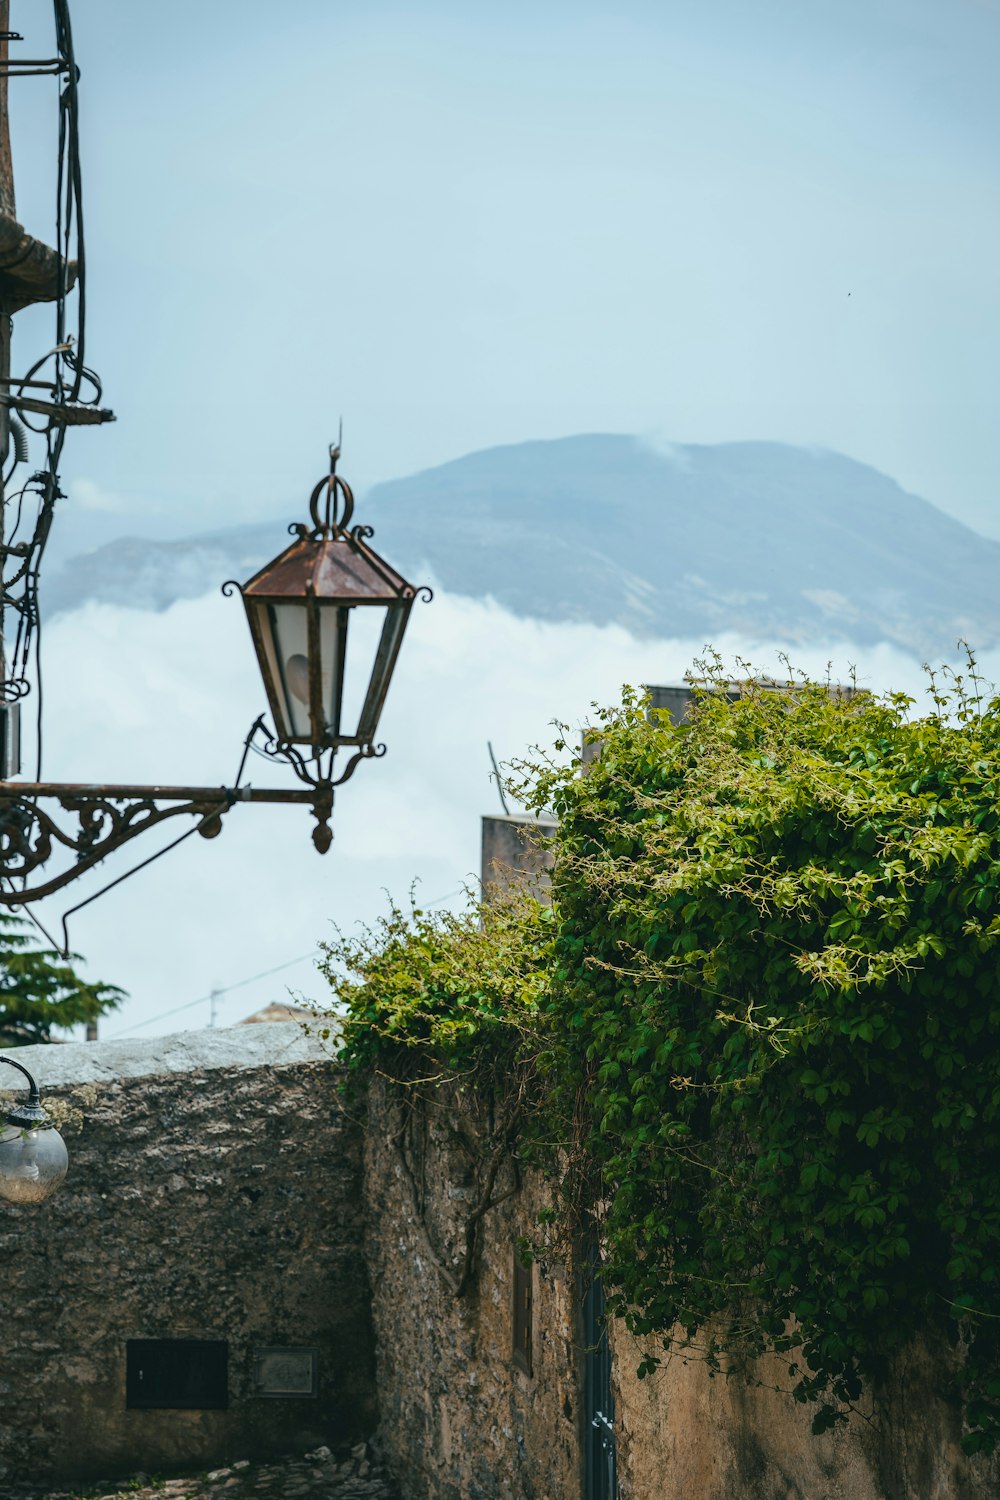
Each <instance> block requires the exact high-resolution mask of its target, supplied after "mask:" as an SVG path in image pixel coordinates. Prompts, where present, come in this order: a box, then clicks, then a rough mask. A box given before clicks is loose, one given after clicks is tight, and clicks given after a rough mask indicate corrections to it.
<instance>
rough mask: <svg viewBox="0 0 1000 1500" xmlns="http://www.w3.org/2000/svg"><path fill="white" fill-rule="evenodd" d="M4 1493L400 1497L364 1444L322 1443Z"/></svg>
mask: <svg viewBox="0 0 1000 1500" xmlns="http://www.w3.org/2000/svg"><path fill="white" fill-rule="evenodd" d="M3 1494H4V1500H212V1497H213V1496H219V1497H220V1500H223V1497H224V1500H286V1497H288V1500H294V1497H296V1496H299V1497H301V1500H399V1491H398V1489H397V1488H396V1487H395V1485H394V1484H393V1482H392V1480H391V1479H390V1477H389V1475H388V1474H387V1473H386V1472H385V1470H384V1469H383V1468H382V1467H381V1465H379V1464H378V1463H377V1462H375V1461H374V1460H369V1458H368V1457H367V1456H366V1453H365V1445H363V1444H362V1456H361V1457H360V1458H358V1457H353V1456H352V1454H351V1453H347V1452H343V1451H342V1452H340V1453H331V1452H330V1449H329V1448H327V1447H325V1446H323V1447H321V1448H319V1449H318V1450H316V1451H314V1452H312V1453H307V1454H305V1455H303V1456H302V1457H299V1458H283V1459H281V1460H280V1461H279V1462H276V1463H269V1464H253V1463H250V1462H249V1461H248V1460H247V1459H237V1460H236V1461H235V1462H233V1463H232V1464H230V1465H228V1466H227V1467H224V1468H221V1469H212V1470H210V1471H209V1472H208V1473H202V1474H188V1475H182V1476H178V1477H175V1478H165V1477H164V1476H162V1475H157V1476H155V1477H153V1476H150V1475H148V1474H146V1473H138V1474H135V1475H130V1476H129V1477H128V1479H127V1480H125V1481H122V1480H118V1481H114V1480H107V1481H99V1482H97V1483H94V1482H93V1481H91V1482H90V1483H88V1484H87V1485H85V1486H84V1485H79V1484H71V1485H69V1486H66V1485H61V1486H60V1487H59V1488H58V1489H53V1488H51V1486H45V1487H43V1488H39V1487H38V1486H37V1485H29V1486H24V1485H18V1486H17V1487H16V1488H14V1489H11V1490H5V1491H4V1492H3Z"/></svg>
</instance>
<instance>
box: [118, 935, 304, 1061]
mask: <svg viewBox="0 0 1000 1500" xmlns="http://www.w3.org/2000/svg"><path fill="white" fill-rule="evenodd" d="M318 953H319V949H318V948H311V949H310V951H309V952H308V953H300V954H299V956H298V958H290V959H288V960H287V962H285V963H283V964H278V965H276V967H275V968H273V969H264V970H262V972H261V973H260V974H251V975H250V977H249V979H238V980H237V981H236V983H235V984H227V985H225V986H224V987H223V988H221V989H219V988H216V989H215V990H213V991H211V992H210V993H209V994H207V995H200V996H199V997H198V999H197V1000H188V1001H186V1002H185V1004H184V1005H175V1006H174V1008H173V1010H161V1011H160V1013H159V1015H156V1016H149V1017H148V1018H147V1019H146V1020H145V1021H135V1022H134V1023H133V1024H132V1025H131V1026H126V1027H124V1029H123V1030H121V1031H115V1032H112V1034H111V1036H110V1037H108V1039H107V1040H108V1041H114V1040H115V1039H116V1038H117V1037H120V1036H126V1035H127V1034H128V1033H129V1032H130V1031H139V1030H141V1029H142V1027H143V1026H153V1025H155V1024H156V1022H157V1021H165V1020H167V1018H168V1017H169V1016H179V1015H180V1014H181V1012H182V1011H185V1010H193V1009H194V1007H195V1006H196V1005H208V1004H209V1002H210V1001H211V1000H212V998H213V996H214V997H215V999H216V1000H217V999H218V998H219V996H220V995H229V994H232V992H233V990H242V989H245V988H246V986H247V985H248V984H256V982H257V980H258V979H270V977H271V975H272V974H281V973H282V972H283V971H284V970H285V969H292V968H294V967H295V965H296V964H301V963H305V961H306V959H307V958H315V957H316V955H317V954H318Z"/></svg>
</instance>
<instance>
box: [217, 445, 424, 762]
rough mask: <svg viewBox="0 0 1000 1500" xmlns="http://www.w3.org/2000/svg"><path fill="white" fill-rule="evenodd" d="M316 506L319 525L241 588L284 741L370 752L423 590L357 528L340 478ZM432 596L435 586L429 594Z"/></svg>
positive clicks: (322, 486)
mask: <svg viewBox="0 0 1000 1500" xmlns="http://www.w3.org/2000/svg"><path fill="white" fill-rule="evenodd" d="M339 454H340V449H339V448H331V450H330V473H329V476H328V477H327V478H324V479H321V480H320V482H319V484H318V485H317V486H316V488H315V489H314V490H313V492H312V495H311V497H310V501H309V511H310V516H311V519H312V523H313V524H312V527H311V528H310V527H308V526H304V525H297V526H295V527H293V528H291V529H292V530H293V531H295V532H296V533H297V540H296V541H294V542H293V543H292V545H291V546H290V547H288V548H286V550H285V551H284V552H282V553H281V555H280V556H279V557H276V558H275V559H274V561H273V562H270V563H268V564H267V566H266V567H264V568H261V570H260V572H259V573H255V574H254V576H253V577H252V578H251V579H250V580H249V582H247V583H245V584H242V585H240V592H241V594H242V596H243V603H244V605H245V607H246V612H247V620H248V621H249V625H250V633H251V635H252V637H253V643H254V649H255V650H256V653H257V660H258V662H259V663H260V670H261V676H262V677H263V679H264V688H265V690H266V692H267V699H268V703H269V705H270V708H271V713H272V714H273V716H274V724H275V729H276V731H277V737H278V742H279V744H281V745H285V746H292V745H309V746H311V747H312V751H313V754H314V755H317V756H318V755H319V754H320V752H321V751H323V750H332V751H334V752H336V751H337V750H338V749H340V748H341V747H342V746H344V747H352V748H354V750H355V752H356V753H361V754H369V753H371V746H372V742H373V740H374V738H375V734H376V731H377V729H378V722H379V717H380V715H381V713H382V705H383V704H384V702H385V696H386V693H387V692H388V689H389V681H390V679H391V677H392V671H393V667H394V666H395V664H396V657H397V655H398V654H399V648H400V644H401V643H402V639H403V632H404V631H405V630H406V624H407V621H408V619H409V617H410V609H411V607H412V605H413V601H414V599H415V597H416V594H417V590H416V589H415V588H414V587H413V585H412V584H410V583H407V581H406V579H405V578H402V577H401V576H400V574H399V573H397V572H396V570H395V568H392V567H390V566H389V564H388V563H387V562H386V561H385V559H384V558H381V557H379V555H378V553H377V552H375V551H374V550H373V549H372V548H371V547H370V546H368V542H367V538H368V537H370V536H371V535H372V529H371V527H370V526H354V527H353V528H352V527H351V525H350V522H351V517H352V514H353V511H354V496H353V494H352V492H351V488H350V486H349V485H348V484H347V483H346V482H345V481H344V480H343V479H341V478H340V477H339V475H338V474H337V472H336V464H337V458H338V457H339ZM421 592H423V593H425V594H426V596H427V597H428V598H429V597H430V590H422V591H421Z"/></svg>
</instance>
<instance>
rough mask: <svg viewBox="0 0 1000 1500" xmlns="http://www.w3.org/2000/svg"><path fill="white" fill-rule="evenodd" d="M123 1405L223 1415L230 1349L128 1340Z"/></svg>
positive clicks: (217, 1343)
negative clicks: (214, 1412)
mask: <svg viewBox="0 0 1000 1500" xmlns="http://www.w3.org/2000/svg"><path fill="white" fill-rule="evenodd" d="M125 1405H126V1406H127V1407H129V1408H132V1409H139V1410H141V1409H143V1408H145V1409H146V1410H149V1409H153V1408H157V1407H159V1408H161V1409H172V1410H175V1411H225V1410H226V1408H227V1406H228V1405H229V1345H228V1344H227V1343H225V1342H224V1341H223V1340H221V1339H213V1340H206V1339H129V1340H128V1343H127V1344H126V1346H125Z"/></svg>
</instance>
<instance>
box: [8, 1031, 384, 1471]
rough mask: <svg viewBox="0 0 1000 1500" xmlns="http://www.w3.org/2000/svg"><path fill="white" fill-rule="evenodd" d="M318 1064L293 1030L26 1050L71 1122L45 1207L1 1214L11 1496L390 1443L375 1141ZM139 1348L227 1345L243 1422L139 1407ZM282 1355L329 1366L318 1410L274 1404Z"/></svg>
mask: <svg viewBox="0 0 1000 1500" xmlns="http://www.w3.org/2000/svg"><path fill="white" fill-rule="evenodd" d="M143 1047H145V1049H146V1059H147V1062H146V1070H145V1073H144V1074H143V1072H142V1048H143ZM37 1054H44V1055H42V1056H38V1055H37ZM318 1056H322V1054H321V1053H319V1052H318V1049H317V1047H316V1044H315V1043H314V1042H312V1041H310V1040H309V1039H308V1038H305V1037H303V1036H302V1034H301V1032H300V1030H299V1028H298V1027H296V1026H284V1025H274V1026H247V1027H240V1028H236V1029H235V1036H234V1034H233V1033H232V1032H229V1033H226V1032H218V1033H214V1034H213V1033H210V1032H209V1033H201V1034H198V1035H196V1036H192V1037H185V1038H182V1039H174V1038H168V1039H166V1040H165V1041H159V1042H157V1043H155V1044H154V1045H152V1046H151V1045H150V1044H148V1043H145V1044H141V1045H140V1044H136V1043H129V1044H128V1055H127V1056H126V1055H125V1051H124V1044H121V1043H110V1044H109V1043H96V1044H90V1045H89V1046H87V1045H86V1044H84V1045H83V1046H81V1047H65V1048H61V1047H50V1048H37V1049H28V1048H25V1049H21V1052H20V1054H19V1058H23V1059H24V1060H25V1062H26V1064H27V1065H28V1066H29V1067H32V1065H33V1066H34V1070H35V1071H36V1072H37V1076H38V1079H39V1083H40V1084H41V1086H42V1090H43V1101H44V1102H45V1104H46V1105H47V1106H49V1107H50V1108H52V1109H53V1110H54V1111H55V1110H61V1111H62V1112H63V1113H64V1114H65V1115H66V1117H67V1118H66V1123H65V1125H64V1126H63V1129H64V1134H65V1135H66V1138H67V1144H68V1146H69V1151H70V1171H69V1175H68V1177H67V1179H66V1182H65V1183H64V1184H63V1186H62V1188H61V1189H60V1190H59V1192H57V1193H56V1194H55V1195H54V1196H53V1197H52V1198H51V1199H49V1200H48V1201H47V1202H45V1203H43V1204H41V1205H39V1206H37V1207H25V1206H20V1205H14V1204H3V1205H2V1206H0V1254H2V1258H3V1265H4V1285H5V1293H6V1295H5V1306H4V1349H5V1350H6V1351H7V1352H6V1353H5V1355H4V1356H3V1359H2V1365H0V1407H2V1417H3V1422H2V1428H0V1470H2V1472H0V1494H3V1495H6V1494H7V1492H8V1491H9V1490H10V1489H11V1488H12V1486H13V1483H14V1481H15V1480H17V1479H19V1478H20V1477H22V1476H25V1477H35V1476H37V1477H38V1478H40V1479H43V1478H47V1477H49V1476H52V1477H53V1478H55V1479H58V1478H61V1477H63V1476H67V1477H72V1478H73V1479H78V1478H84V1479H85V1478H88V1477H89V1476H91V1475H102V1476H103V1475H111V1476H114V1475H116V1474H125V1473H129V1472H131V1471H133V1470H134V1469H136V1468H143V1469H145V1470H146V1471H147V1472H149V1471H155V1470H161V1469H181V1468H188V1469H190V1468H193V1467H195V1466H201V1467H202V1468H203V1469H210V1468H212V1467H218V1466H219V1465H226V1464H228V1463H229V1462H230V1461H231V1460H238V1459H241V1458H246V1459H251V1460H253V1459H263V1458H270V1457H272V1456H274V1455H280V1454H284V1453H287V1452H288V1451H289V1450H290V1449H291V1450H293V1451H294V1450H297V1451H299V1452H302V1451H304V1450H305V1449H311V1448H315V1447H316V1446H317V1445H318V1444H329V1445H331V1446H334V1445H336V1444H337V1443H342V1442H352V1441H353V1442H357V1441H358V1440H359V1439H361V1438H363V1437H365V1435H366V1434H368V1433H369V1432H371V1431H372V1430H373V1428H374V1426H375V1421H376V1400H375V1390H374V1382H373V1373H374V1370H373V1345H372V1330H371V1322H370V1293H369V1289H368V1283H367V1278H366V1274H365V1268H364V1261H363V1251H362V1220H363V1215H362V1203H361V1188H360V1175H359V1174H360V1158H361V1152H360V1132H359V1130H358V1128H357V1126H356V1125H355V1123H354V1122H353V1121H352V1120H350V1119H349V1118H347V1117H346V1116H345V1114H344V1113H343V1111H342V1110H341V1108H340V1106H339V1105H338V1103H337V1095H336V1090H335V1086H334V1085H335V1081H336V1077H337V1074H338V1067H339V1065H338V1064H337V1063H336V1062H334V1061H331V1060H330V1059H329V1058H327V1059H326V1060H324V1061H319V1060H317V1058H318ZM306 1059H312V1060H306ZM185 1064H186V1065H185ZM108 1073H111V1074H114V1075H115V1076H116V1077H117V1079H118V1081H117V1082H114V1083H108V1082H103V1081H97V1082H93V1081H88V1082H83V1083H79V1082H77V1081H76V1080H78V1079H79V1078H81V1076H82V1077H83V1078H85V1079H95V1078H96V1079H98V1080H102V1079H103V1078H105V1077H106V1075H107V1074H108ZM12 1076H13V1075H12ZM59 1078H62V1079H65V1080H67V1081H66V1083H65V1084H64V1085H62V1084H58V1085H57V1086H55V1087H51V1088H50V1087H48V1085H50V1084H54V1083H55V1082H56V1080H57V1079H59ZM71 1080H72V1081H73V1083H75V1086H71V1082H70V1081H71ZM133 1338H145V1339H213V1340H217V1339H222V1340H226V1341H227V1342H228V1346H229V1375H228V1385H229V1393H228V1399H229V1405H228V1409H227V1410H127V1409H126V1385H125V1372H126V1341H127V1340H129V1339H133ZM273 1346H279V1347H280V1346H309V1347H314V1348H316V1349H317V1350H318V1353H319V1394H318V1397H317V1398H314V1399H307V1398H296V1399H283V1398H282V1399H268V1398H264V1397H261V1396H259V1395H257V1394H256V1391H255V1387H254V1350H255V1348H257V1347H273ZM15 1351H16V1352H15Z"/></svg>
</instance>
